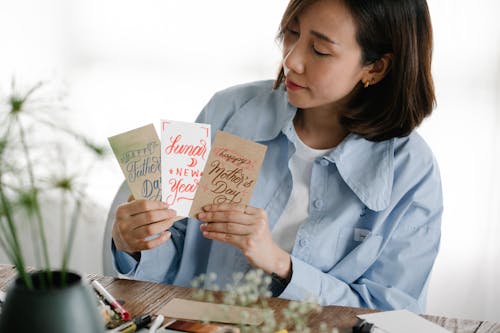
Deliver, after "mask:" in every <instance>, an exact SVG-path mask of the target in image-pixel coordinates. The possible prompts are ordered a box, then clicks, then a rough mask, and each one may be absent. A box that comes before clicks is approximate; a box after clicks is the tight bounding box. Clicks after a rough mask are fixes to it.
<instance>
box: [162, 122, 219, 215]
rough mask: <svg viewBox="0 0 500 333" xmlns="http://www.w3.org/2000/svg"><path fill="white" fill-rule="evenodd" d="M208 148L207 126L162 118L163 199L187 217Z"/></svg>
mask: <svg viewBox="0 0 500 333" xmlns="http://www.w3.org/2000/svg"><path fill="white" fill-rule="evenodd" d="M209 151H210V125H209V124H199V123H185V122H178V121H170V120H162V122H161V179H162V201H164V202H166V203H167V204H169V205H170V207H171V208H172V209H175V210H176V211H177V215H178V216H188V214H189V211H190V209H191V205H192V203H193V199H194V196H195V194H196V190H197V189H198V186H199V184H200V179H201V176H202V174H203V168H204V167H205V163H206V161H207V157H208V153H209Z"/></svg>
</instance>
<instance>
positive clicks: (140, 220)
mask: <svg viewBox="0 0 500 333" xmlns="http://www.w3.org/2000/svg"><path fill="white" fill-rule="evenodd" d="M176 215H177V213H176V211H175V210H173V209H157V210H149V211H146V212H143V213H139V214H135V215H132V216H130V218H129V220H130V223H131V224H132V225H133V226H134V227H135V228H139V227H142V226H144V225H148V224H151V223H155V222H160V221H163V220H168V219H172V218H174V217H175V216H176Z"/></svg>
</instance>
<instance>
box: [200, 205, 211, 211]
mask: <svg viewBox="0 0 500 333" xmlns="http://www.w3.org/2000/svg"><path fill="white" fill-rule="evenodd" d="M210 207H211V205H207V206H203V208H202V209H203V210H204V211H205V212H208V211H209V210H210Z"/></svg>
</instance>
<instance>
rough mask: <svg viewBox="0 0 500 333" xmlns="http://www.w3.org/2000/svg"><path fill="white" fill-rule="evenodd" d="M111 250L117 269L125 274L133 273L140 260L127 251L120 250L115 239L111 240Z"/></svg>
mask: <svg viewBox="0 0 500 333" xmlns="http://www.w3.org/2000/svg"><path fill="white" fill-rule="evenodd" d="M111 251H112V252H113V257H114V258H115V260H114V261H115V268H116V271H117V272H118V273H120V274H123V275H128V276H130V275H133V274H134V272H135V270H136V269H137V266H138V264H139V262H138V261H137V260H135V258H134V257H133V256H131V255H130V254H128V253H127V252H124V251H120V250H118V249H117V248H116V246H115V242H114V241H111Z"/></svg>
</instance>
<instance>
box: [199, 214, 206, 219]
mask: <svg viewBox="0 0 500 333" xmlns="http://www.w3.org/2000/svg"><path fill="white" fill-rule="evenodd" d="M206 216H207V214H205V213H199V214H198V218H199V219H203V218H205V217H206Z"/></svg>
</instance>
